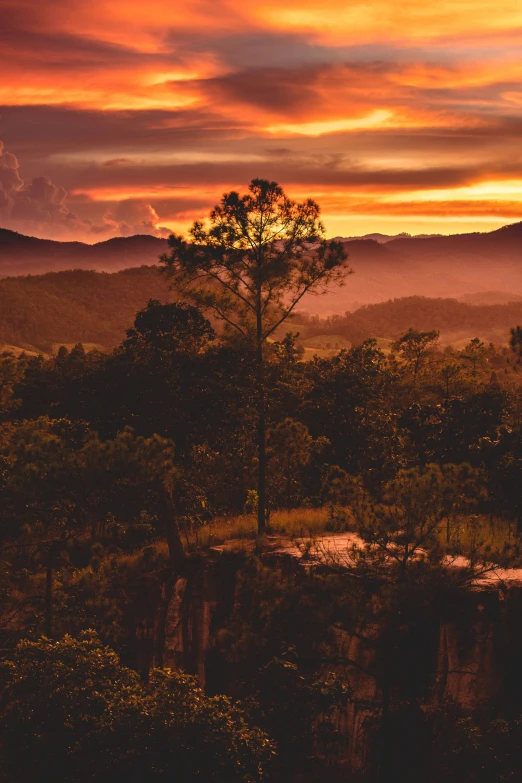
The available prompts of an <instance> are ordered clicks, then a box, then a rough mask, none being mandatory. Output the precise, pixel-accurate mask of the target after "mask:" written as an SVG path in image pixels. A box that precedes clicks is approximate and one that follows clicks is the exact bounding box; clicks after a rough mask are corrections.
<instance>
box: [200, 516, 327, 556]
mask: <svg viewBox="0 0 522 783" xmlns="http://www.w3.org/2000/svg"><path fill="white" fill-rule="evenodd" d="M331 529H332V520H331V515H330V510H329V509H328V508H326V507H324V508H295V509H282V510H280V511H273V512H272V514H271V515H270V534H271V535H272V534H273V535H280V536H285V537H287V538H305V537H307V536H310V537H313V536H316V535H319V534H321V533H325V532H327V531H328V530H330V531H331ZM256 537H257V519H256V518H255V517H254V515H253V514H244V515H240V516H237V517H228V518H227V517H218V518H216V519H214V520H213V521H212V522H211V523H210V524H209V525H204V526H203V527H200V528H199V529H197V530H196V529H195V530H193V531H191V532H190V533H189V535H188V539H189V542H190V543H192V544H197V545H199V546H212V545H215V544H221V543H223V542H224V541H230V540H235V539H244V540H248V539H250V540H253V539H255V538H256Z"/></svg>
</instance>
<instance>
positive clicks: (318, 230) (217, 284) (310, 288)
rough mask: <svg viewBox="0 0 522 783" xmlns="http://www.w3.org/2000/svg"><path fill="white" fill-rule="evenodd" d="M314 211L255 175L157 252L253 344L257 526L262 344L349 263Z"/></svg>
mask: <svg viewBox="0 0 522 783" xmlns="http://www.w3.org/2000/svg"><path fill="white" fill-rule="evenodd" d="M319 214H320V209H319V206H318V205H317V204H316V203H315V201H312V200H311V199H308V200H306V201H304V202H302V203H297V202H295V201H292V200H290V199H289V198H288V197H287V196H286V195H285V193H284V191H283V189H282V188H281V187H280V186H279V185H278V184H277V183H276V182H269V181H268V180H264V179H254V180H252V182H251V183H250V186H249V188H248V192H247V193H246V194H244V195H240V194H239V193H237V192H235V191H232V192H230V193H225V194H224V195H223V197H222V199H221V202H220V203H219V204H218V205H217V206H216V207H214V209H213V210H212V211H211V213H210V217H209V220H208V222H207V223H206V224H204V223H202V222H200V221H197V222H196V223H194V225H193V226H192V229H191V230H190V239H189V240H188V241H187V240H185V239H183V237H181V236H178V235H175V234H173V235H172V236H171V237H170V238H169V246H170V253H169V254H165V255H164V256H162V258H161V261H162V263H163V265H164V269H165V272H166V274H167V277H168V278H169V279H170V280H171V281H172V284H173V286H174V287H175V288H176V290H177V291H179V292H182V294H183V296H185V297H187V298H188V299H190V301H192V302H193V303H194V304H196V305H198V306H199V307H202V308H203V309H205V310H207V311H209V312H212V313H213V314H214V315H215V316H216V317H217V318H219V319H220V320H221V321H223V322H224V323H225V324H226V325H227V327H228V328H229V329H230V330H232V331H233V332H235V333H236V334H239V335H241V337H242V338H243V339H245V340H246V341H248V343H250V344H251V345H252V346H253V348H254V350H255V357H256V368H257V369H256V376H257V377H256V398H257V422H258V425H257V449H258V482H257V483H258V486H257V491H258V530H259V533H263V532H264V531H265V529H266V510H267V498H266V491H265V474H266V454H265V442H266V436H265V419H266V400H265V379H264V376H265V358H264V346H265V344H266V341H267V339H268V338H269V337H270V336H271V335H273V334H274V332H275V331H276V329H277V328H278V327H279V326H280V325H281V324H282V323H283V322H284V321H285V320H286V319H287V318H288V316H289V315H290V314H291V313H292V311H293V310H294V309H295V307H296V306H297V304H298V303H299V302H300V301H301V299H302V298H303V296H304V295H305V294H307V293H312V292H313V293H322V292H324V291H325V290H326V288H327V287H328V286H329V285H332V284H338V285H339V284H342V282H343V280H344V278H345V276H346V275H347V274H349V273H350V271H351V270H350V269H349V268H348V266H347V256H346V253H345V252H344V249H343V246H342V244H341V243H340V242H336V241H335V240H329V241H328V240H326V239H325V238H324V233H325V230H324V226H323V224H322V223H321V221H320V220H319Z"/></svg>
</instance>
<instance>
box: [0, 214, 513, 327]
mask: <svg viewBox="0 0 522 783" xmlns="http://www.w3.org/2000/svg"><path fill="white" fill-rule="evenodd" d="M369 236H370V237H371V238H368V237H367V238H361V239H357V238H355V239H343V240H342V241H343V242H344V245H345V248H346V251H347V252H348V255H349V259H350V264H351V266H352V268H353V269H354V272H355V274H354V275H352V276H350V277H349V278H348V280H347V282H346V285H345V286H344V287H343V288H340V289H338V290H336V291H332V292H331V293H328V294H327V295H326V296H319V297H309V298H308V299H307V300H306V301H304V302H303V309H306V310H308V311H310V312H316V313H320V314H321V313H322V314H325V313H344V312H345V311H346V310H350V309H354V307H355V306H359V305H362V304H370V303H375V302H382V301H387V300H388V299H393V298H396V297H404V296H419V295H420V296H428V297H451V298H459V297H461V298H462V297H466V296H469V295H472V296H475V295H479V294H482V295H484V296H486V295H488V296H491V295H492V294H493V295H497V296H498V295H500V297H501V299H500V302H504V301H506V299H505V297H508V300H507V301H509V297H512V300H513V301H516V300H517V299H518V298H520V297H521V296H522V222H521V223H515V224H513V225H509V226H505V227H504V228H501V229H498V230H497V231H492V232H489V233H473V234H456V235H451V236H422V237H409V236H399V237H396V238H393V237H392V238H390V237H387V236H386V235H382V234H381V235H375V234H374V235H369ZM376 237H378V238H376ZM166 250H167V241H166V240H164V239H157V238H156V237H152V236H145V235H137V236H132V237H121V238H116V239H109V240H107V241H105V242H99V243H97V244H95V245H87V244H83V243H81V242H53V241H50V240H45V239H36V238H34V237H26V236H22V235H21V234H17V233H15V232H13V231H9V230H7V229H0V277H7V276H12V275H27V274H31V275H34V274H42V273H44V272H50V271H59V270H66V269H89V270H97V271H106V272H116V271H120V270H122V269H127V268H129V267H137V266H143V265H152V264H156V263H157V260H158V258H159V256H160V255H161V254H162V253H164V252H166ZM498 301H499V300H498V299H496V300H495V299H493V300H491V299H490V300H486V301H485V302H482V303H488V304H494V303H496V302H498Z"/></svg>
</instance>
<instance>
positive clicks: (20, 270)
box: [0, 228, 167, 277]
mask: <svg viewBox="0 0 522 783" xmlns="http://www.w3.org/2000/svg"><path fill="white" fill-rule="evenodd" d="M166 251H167V240H166V239H158V238H156V237H152V236H149V235H148V234H137V235H136V236H132V237H115V238H113V239H108V240H106V241H105V242H97V243H96V244H95V245H87V244H85V243H83V242H55V241H53V240H50V239H36V238H35V237H26V236H23V234H17V233H16V231H9V230H8V229H6V228H0V277H7V276H10V275H33V274H41V273H42V272H58V271H61V270H65V269H95V270H98V271H104V272H117V271H119V270H121V269H128V268H129V267H133V266H143V265H151V264H156V263H157V261H158V258H159V256H160V255H161V254H162V253H165V252H166Z"/></svg>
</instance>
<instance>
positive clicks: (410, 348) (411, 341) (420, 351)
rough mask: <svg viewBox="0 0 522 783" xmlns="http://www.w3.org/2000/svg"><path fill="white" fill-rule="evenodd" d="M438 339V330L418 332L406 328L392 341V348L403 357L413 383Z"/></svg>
mask: <svg viewBox="0 0 522 783" xmlns="http://www.w3.org/2000/svg"><path fill="white" fill-rule="evenodd" d="M438 339H439V332H437V331H435V330H433V331H431V332H420V331H419V330H418V329H408V331H407V332H406V333H405V334H403V335H402V337H399V339H398V340H396V341H395V342H394V343H392V350H393V351H395V352H397V353H398V354H399V355H400V356H401V358H402V359H404V361H405V362H406V364H407V366H408V369H409V370H410V372H411V373H412V375H413V384H414V385H415V384H416V383H417V377H418V375H419V373H420V372H421V370H422V369H423V367H424V366H425V364H426V361H427V359H428V356H429V354H430V351H431V350H432V349H433V348H434V346H435V344H436V342H437V340H438Z"/></svg>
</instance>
